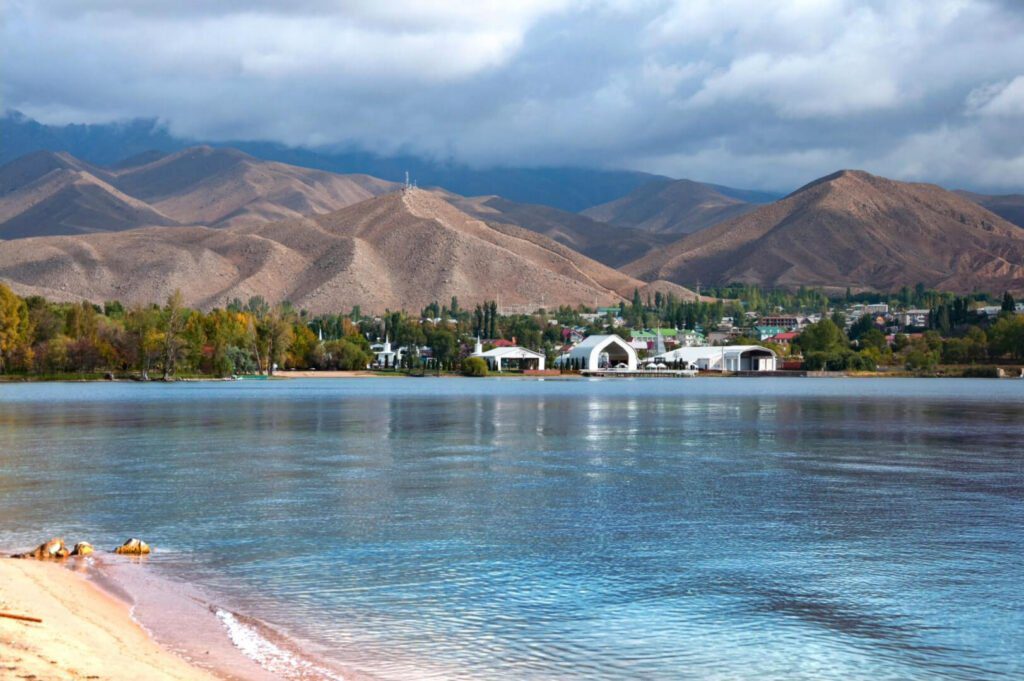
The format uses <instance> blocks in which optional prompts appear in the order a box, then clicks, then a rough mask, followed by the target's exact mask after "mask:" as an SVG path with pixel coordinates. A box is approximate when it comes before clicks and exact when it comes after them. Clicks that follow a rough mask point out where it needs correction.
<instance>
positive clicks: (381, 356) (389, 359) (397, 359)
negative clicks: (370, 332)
mask: <svg viewBox="0 0 1024 681" xmlns="http://www.w3.org/2000/svg"><path fill="white" fill-rule="evenodd" d="M370 352H372V353H373V354H374V356H375V359H374V362H373V364H374V366H378V367H387V368H390V367H396V366H398V365H399V364H400V363H401V361H402V357H404V356H405V348H398V350H392V349H391V340H390V339H388V338H385V339H384V342H383V343H374V344H373V345H371V346H370Z"/></svg>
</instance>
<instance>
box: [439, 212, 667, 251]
mask: <svg viewBox="0 0 1024 681" xmlns="http://www.w3.org/2000/svg"><path fill="white" fill-rule="evenodd" d="M448 199H449V201H451V202H452V203H453V204H454V205H455V206H457V207H458V208H459V209H460V210H463V211H465V212H466V213H468V214H470V215H472V216H474V217H477V218H480V219H481V220H484V221H486V222H487V223H489V224H492V225H493V224H510V225H517V226H519V227H523V228H525V229H529V230H531V231H534V232H538V233H540V234H543V235H545V236H547V237H550V238H552V239H554V240H555V241H557V242H558V243H560V244H563V245H565V246H568V247H569V248H571V249H573V250H575V251H579V252H580V253H582V254H583V255H586V256H587V257H590V258H593V259H594V260H597V261H598V262H602V263H604V264H606V265H610V266H612V267H620V266H622V265H624V264H626V263H628V262H632V261H633V260H636V259H638V258H641V257H643V256H644V255H646V254H647V253H649V252H650V251H651V250H652V249H654V248H657V247H659V246H663V245H664V244H666V243H668V242H669V241H671V240H672V236H664V235H659V234H652V233H650V232H645V231H642V230H639V229H630V228H629V227H616V226H614V225H609V224H607V223H604V222H598V221H596V220H591V219H590V218H588V217H586V216H585V215H581V214H579V213H570V212H568V211H564V210H559V209H557V208H552V207H550V206H541V205H536V204H528V203H516V202H515V201H509V200H508V199H504V198H502V197H500V196H476V197H472V198H466V197H462V196H458V195H456V194H452V195H450V196H449V197H448Z"/></svg>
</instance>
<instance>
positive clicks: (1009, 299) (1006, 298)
mask: <svg viewBox="0 0 1024 681" xmlns="http://www.w3.org/2000/svg"><path fill="white" fill-rule="evenodd" d="M1002 309H1003V312H1016V310H1017V301H1015V300H1014V299H1013V296H1012V295H1011V294H1010V292H1009V291H1006V292H1005V293H1003V307H1002Z"/></svg>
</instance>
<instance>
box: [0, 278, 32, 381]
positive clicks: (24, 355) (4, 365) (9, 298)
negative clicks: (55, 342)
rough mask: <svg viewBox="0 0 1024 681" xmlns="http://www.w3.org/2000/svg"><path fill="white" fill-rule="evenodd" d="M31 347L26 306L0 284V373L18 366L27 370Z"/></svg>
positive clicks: (12, 292)
mask: <svg viewBox="0 0 1024 681" xmlns="http://www.w3.org/2000/svg"><path fill="white" fill-rule="evenodd" d="M31 347H32V345H31V326H30V325H29V318H28V306H27V305H26V304H25V301H24V300H22V299H21V298H19V297H18V296H17V295H15V294H14V291H12V290H11V289H9V288H7V287H6V286H4V285H3V284H0V373H4V372H6V371H8V370H10V369H13V368H17V367H18V366H19V365H22V366H24V367H25V368H26V369H27V368H28V364H29V363H31V352H32V351H31Z"/></svg>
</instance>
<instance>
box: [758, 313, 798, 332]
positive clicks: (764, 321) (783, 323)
mask: <svg viewBox="0 0 1024 681" xmlns="http://www.w3.org/2000/svg"><path fill="white" fill-rule="evenodd" d="M758 324H759V325H760V326H777V327H781V328H782V330H784V331H785V330H787V329H795V328H797V327H799V326H800V320H799V319H797V318H796V317H789V316H786V317H779V316H770V315H765V316H764V317H761V318H760V319H759V320H758Z"/></svg>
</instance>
